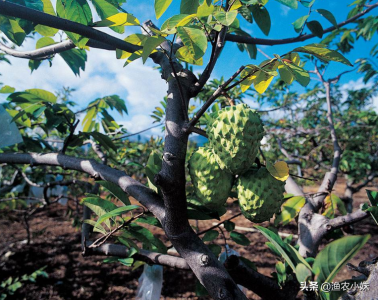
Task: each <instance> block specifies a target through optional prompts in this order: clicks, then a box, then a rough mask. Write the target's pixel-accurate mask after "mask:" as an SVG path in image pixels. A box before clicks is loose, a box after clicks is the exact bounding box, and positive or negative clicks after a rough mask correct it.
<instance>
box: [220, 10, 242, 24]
mask: <svg viewBox="0 0 378 300" xmlns="http://www.w3.org/2000/svg"><path fill="white" fill-rule="evenodd" d="M237 15H238V11H237V10H233V11H230V12H225V11H218V12H216V13H215V14H214V17H215V19H217V21H218V22H219V23H221V24H222V25H224V26H230V25H231V24H232V23H233V22H234V21H235V19H236V16H237Z"/></svg>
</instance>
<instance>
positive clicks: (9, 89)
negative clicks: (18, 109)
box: [0, 85, 16, 94]
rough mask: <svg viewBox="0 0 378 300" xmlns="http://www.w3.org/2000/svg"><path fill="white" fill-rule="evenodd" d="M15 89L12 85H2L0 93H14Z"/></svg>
mask: <svg viewBox="0 0 378 300" xmlns="http://www.w3.org/2000/svg"><path fill="white" fill-rule="evenodd" d="M15 90H16V89H15V88H14V87H11V86H9V85H4V86H3V87H1V89H0V94H10V93H14V91H15Z"/></svg>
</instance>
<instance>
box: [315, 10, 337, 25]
mask: <svg viewBox="0 0 378 300" xmlns="http://www.w3.org/2000/svg"><path fill="white" fill-rule="evenodd" d="M316 11H317V12H318V13H319V14H321V15H322V16H323V17H324V18H326V19H327V20H328V21H329V22H331V23H332V25H333V26H335V27H337V22H336V19H335V17H334V15H333V14H332V13H331V12H330V11H328V10H326V9H322V8H319V9H317V10H316Z"/></svg>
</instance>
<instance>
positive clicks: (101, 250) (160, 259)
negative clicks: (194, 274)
mask: <svg viewBox="0 0 378 300" xmlns="http://www.w3.org/2000/svg"><path fill="white" fill-rule="evenodd" d="M92 244H93V241H86V252H85V256H87V255H106V256H117V257H121V258H128V257H129V255H128V251H129V249H128V248H127V247H126V246H123V245H117V244H102V245H101V246H99V247H96V248H89V246H90V245H92ZM132 258H134V259H135V260H140V261H144V262H146V263H148V264H151V265H152V264H155V265H162V266H168V267H172V268H176V269H184V270H188V269H189V266H188V264H187V262H186V261H185V259H183V258H181V257H177V256H172V255H167V254H161V253H156V252H150V251H147V250H144V249H140V250H139V252H138V253H136V254H134V255H133V256H132Z"/></svg>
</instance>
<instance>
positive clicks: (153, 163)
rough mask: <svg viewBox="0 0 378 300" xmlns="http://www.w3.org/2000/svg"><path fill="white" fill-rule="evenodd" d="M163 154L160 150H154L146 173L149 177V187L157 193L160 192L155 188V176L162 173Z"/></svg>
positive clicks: (149, 158)
mask: <svg viewBox="0 0 378 300" xmlns="http://www.w3.org/2000/svg"><path fill="white" fill-rule="evenodd" d="M162 156H163V154H162V153H161V152H160V151H158V150H152V151H151V153H150V156H149V157H148V161H147V165H146V168H145V172H146V175H147V180H148V185H149V187H150V188H151V189H153V190H154V191H155V192H158V189H157V187H156V186H155V175H156V174H157V173H159V172H160V170H161V164H162Z"/></svg>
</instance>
